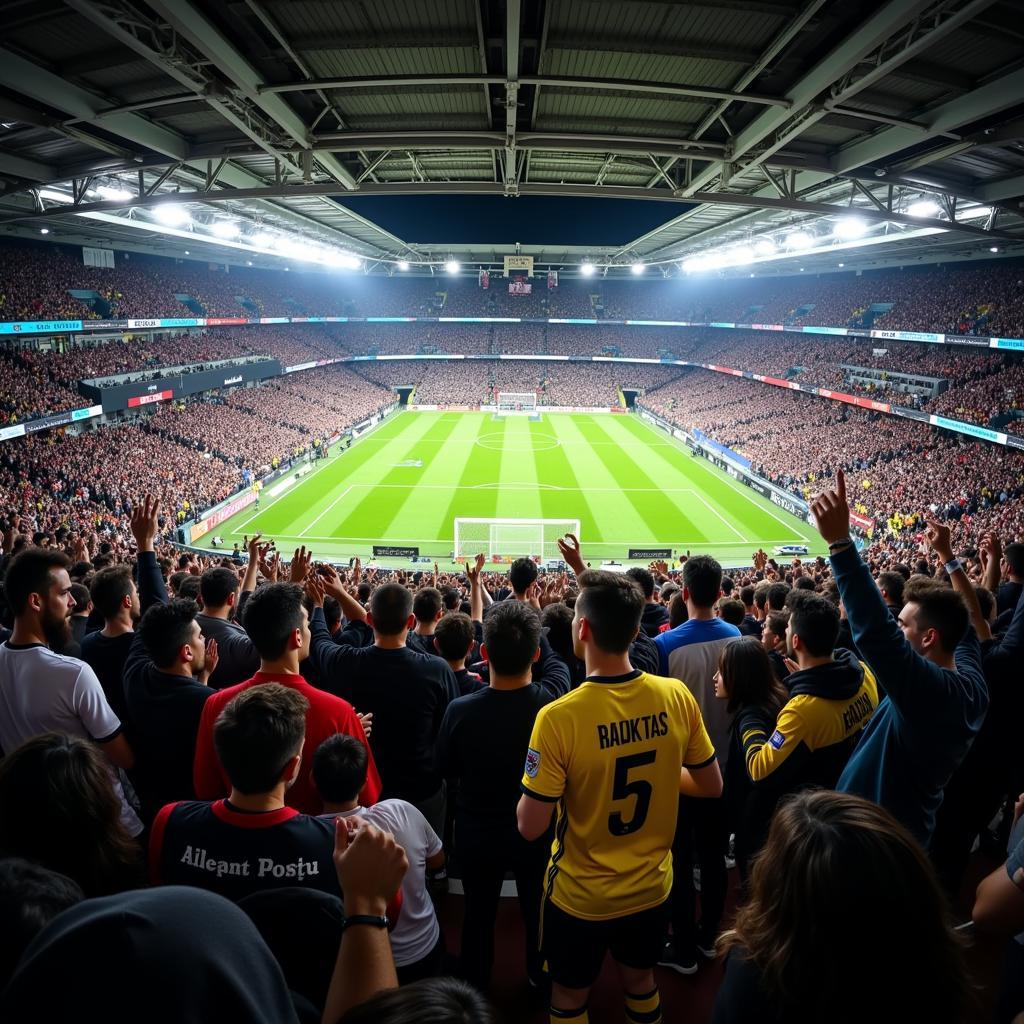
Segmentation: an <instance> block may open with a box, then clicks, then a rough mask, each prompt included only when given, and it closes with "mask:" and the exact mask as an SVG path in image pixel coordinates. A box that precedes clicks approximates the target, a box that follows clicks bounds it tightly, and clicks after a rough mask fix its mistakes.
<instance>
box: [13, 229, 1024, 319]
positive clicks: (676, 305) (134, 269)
mask: <svg viewBox="0 0 1024 1024" xmlns="http://www.w3.org/2000/svg"><path fill="white" fill-rule="evenodd" d="M290 270H291V271H292V272H290V273H288V274H282V273H279V272H276V271H270V270H263V269H261V268H255V267H237V266H230V267H229V266H227V265H219V264H207V263H199V262H197V261H194V260H172V259H167V258H162V257H155V256H146V255H142V254H128V253H120V252H118V253H116V254H115V266H114V267H113V268H109V269H108V268H98V267H88V266H85V265H84V264H83V262H82V259H81V252H80V250H78V249H76V248H74V247H71V246H55V245H45V244H15V243H13V242H7V243H5V244H3V245H2V246H0V280H2V281H3V286H2V288H0V319H3V320H37V319H49V318H73V319H80V318H81V319H113V318H127V317H154V316H160V317H174V316H179V317H180V316H186V315H189V314H191V315H200V316H211V317H246V318H251V317H259V316H265V317H269V316H302V315H311V314H315V315H321V316H355V317H360V316H362V317H365V316H520V317H539V318H547V317H569V318H572V317H585V318H597V319H604V320H608V319H631V318H633V319H636V318H650V319H673V320H676V319H678V320H686V321H696V322H702V321H724V322H733V323H752V322H758V323H785V324H789V325H791V326H794V327H799V326H804V325H821V326H841V327H861V328H871V327H874V328H882V329H885V330H916V331H940V332H944V333H952V334H965V335H972V334H980V335H992V336H1001V337H1020V336H1022V335H1024V272H1022V270H1021V269H1020V267H1019V266H1018V265H1016V264H1014V263H1008V262H1007V261H1001V260H994V261H991V262H990V263H989V264H987V265H985V266H978V265H975V264H972V265H970V266H968V265H966V264H959V263H953V264H949V265H940V266H927V267H925V266H917V267H906V268H900V267H898V268H888V269H883V270H874V271H865V272H863V273H861V274H854V273H844V272H836V273H830V274H818V275H810V274H809V275H806V276H800V277H798V278H776V277H764V276H758V277H755V278H749V277H736V278H720V277H715V276H705V275H683V276H682V277H671V278H669V279H659V280H653V279H651V280H645V281H639V282H638V281H621V280H616V279H608V278H600V279H590V280H579V279H575V278H571V277H567V276H565V275H562V276H561V278H560V280H559V283H558V286H557V287H556V288H551V289H549V288H548V287H547V282H546V280H545V277H544V275H543V274H540V275H538V276H536V277H534V278H533V279H532V281H531V282H530V283H531V288H532V290H531V292H530V293H529V294H514V295H513V294H510V293H509V291H508V280H507V279H505V278H503V277H500V276H498V275H497V274H492V275H491V278H490V285H491V286H490V287H489V288H487V289H484V288H481V287H480V286H479V284H478V282H477V280H476V279H475V278H474V276H473V275H470V274H465V275H460V276H457V277H452V276H449V275H434V276H431V277H423V276H416V275H405V274H397V275H394V276H390V277H377V276H370V275H365V274H355V275H354V274H352V273H344V272H340V271H330V272H324V271H317V270H313V269H310V268H308V267H307V268H302V265H301V263H298V264H296V266H295V267H294V268H290ZM71 290H78V291H81V292H84V293H90V294H93V295H94V298H83V299H81V300H80V299H76V298H72V297H71V295H70V291H71ZM178 295H182V296H185V299H179V298H177V297H176V296H178Z"/></svg>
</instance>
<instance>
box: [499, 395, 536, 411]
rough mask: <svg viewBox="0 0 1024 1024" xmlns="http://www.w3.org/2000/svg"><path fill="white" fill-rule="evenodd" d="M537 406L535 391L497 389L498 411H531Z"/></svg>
mask: <svg viewBox="0 0 1024 1024" xmlns="http://www.w3.org/2000/svg"><path fill="white" fill-rule="evenodd" d="M536 408H537V392H536V391H499V392H498V411H499V412H527V411H530V412H532V411H533V410H535V409H536Z"/></svg>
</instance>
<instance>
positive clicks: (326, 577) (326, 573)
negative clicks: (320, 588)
mask: <svg viewBox="0 0 1024 1024" xmlns="http://www.w3.org/2000/svg"><path fill="white" fill-rule="evenodd" d="M316 574H317V575H318V576H319V577H320V582H321V583H323V585H324V592H325V593H327V594H330V595H331V596H332V597H337V596H338V595H339V594H340V593H341V592H342V590H344V589H345V588H344V586H343V584H342V582H341V577H340V576H339V575H338V570H337V569H335V568H334V566H333V565H326V564H323V565H318V566H317V567H316Z"/></svg>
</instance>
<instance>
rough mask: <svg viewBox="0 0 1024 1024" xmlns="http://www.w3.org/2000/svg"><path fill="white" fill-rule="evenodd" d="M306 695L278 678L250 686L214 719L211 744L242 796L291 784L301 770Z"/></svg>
mask: <svg viewBox="0 0 1024 1024" xmlns="http://www.w3.org/2000/svg"><path fill="white" fill-rule="evenodd" d="M308 708H309V701H307V700H306V698H305V697H303V696H302V694H301V693H298V692H297V691H295V690H292V689H289V688H288V687H287V686H281V684H280V683H263V684H261V685H259V686H250V687H249V688H248V689H245V690H243V691H242V692H241V693H239V694H238V696H237V697H234V698H233V699H232V700H231V701H229V702H228V703H227V704H226V705H225V706H224V710H223V711H221V713H220V714H219V715H218V716H217V721H216V722H214V725H213V744H214V746H215V747H216V749H217V756H218V757H219V758H220V763H221V764H222V765H223V766H224V771H225V772H226V774H227V777H228V779H230V780H231V786H232V788H233V789H235V790H237V791H238V792H239V793H243V794H245V795H246V796H251V795H256V794H262V793H270V792H272V791H273V790H274V789H276V788H277V787H278V785H280V784H281V783H283V784H284V785H285V787H288V786H290V785H291V784H292V783H293V782H294V781H295V779H296V778H297V777H298V774H299V765H300V764H301V762H302V744H303V740H304V739H305V737H306V711H307V710H308Z"/></svg>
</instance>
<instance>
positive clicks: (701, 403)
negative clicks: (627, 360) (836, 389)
mask: <svg viewBox="0 0 1024 1024" xmlns="http://www.w3.org/2000/svg"><path fill="white" fill-rule="evenodd" d="M644 403H645V405H646V406H647V407H649V408H650V409H651V410H652V411H653V412H655V413H657V414H658V415H660V416H663V417H664V418H665V419H667V420H669V421H670V422H672V423H675V424H677V425H679V426H681V427H683V428H685V429H687V430H693V429H695V428H696V429H699V430H702V431H703V432H704V433H705V434H706V435H707V436H708V437H710V438H711V439H712V440H714V441H717V442H719V443H720V444H723V445H725V446H726V447H728V448H731V449H733V450H734V451H736V452H738V453H739V454H740V455H742V456H743V457H745V458H748V459H749V460H750V461H751V463H752V465H753V467H754V468H755V469H756V470H757V471H758V472H759V473H761V474H762V475H763V476H765V477H766V478H767V479H769V480H771V481H772V482H774V483H777V484H779V485H780V486H782V487H785V488H787V489H789V490H792V491H793V492H795V493H797V494H799V495H800V496H801V497H805V498H806V497H808V496H809V495H810V494H812V493H813V491H814V489H815V486H816V483H817V482H818V481H819V480H821V479H822V477H823V476H825V475H826V474H828V473H830V472H832V471H834V469H835V467H836V466H843V467H844V468H845V469H846V471H847V473H848V475H849V479H850V480H851V487H852V488H853V491H854V493H855V494H856V495H857V498H856V507H857V510H858V511H862V514H863V515H865V516H868V517H870V518H872V519H874V520H875V521H876V524H877V528H878V529H879V531H880V532H882V531H884V532H886V533H887V534H888V535H895V536H898V537H899V538H900V539H901V540H902V541H903V542H904V543H907V544H909V546H910V547H913V543H914V537H915V536H916V535H918V534H919V533H920V529H921V522H922V519H921V517H922V514H923V511H924V510H926V509H927V510H931V511H932V512H934V513H936V514H942V515H943V517H944V518H947V519H950V520H952V521H953V522H954V524H955V536H956V539H957V540H959V541H964V542H966V541H967V540H969V538H970V536H971V534H972V532H977V531H978V530H980V529H997V530H999V531H1001V532H1004V531H1005V532H1007V533H1008V534H1009V535H1010V536H1014V537H1015V536H1016V535H1017V533H1018V532H1019V531H1021V530H1024V503H1022V501H1021V497H1022V495H1024V455H1022V454H1021V453H1020V452H1019V451H1016V450H1014V449H1009V448H1003V447H1000V446H998V445H991V444H986V443H982V442H977V441H968V440H966V439H963V438H960V437H959V436H958V435H955V434H951V433H949V432H948V431H943V430H939V429H937V428H934V427H930V426H928V425H927V424H925V423H920V422H918V421H915V420H907V419H901V418H896V417H893V416H886V415H884V414H882V413H877V412H870V411H868V410H865V409H860V408H858V407H855V406H850V405H846V404H842V403H837V402H830V401H823V400H822V399H820V398H816V397H814V396H811V395H805V394H802V393H800V392H796V391H787V390H783V389H780V388H775V387H771V386H765V385H763V384H760V383H758V382H756V381H750V380H743V379H739V378H736V377H731V376H723V375H720V374H716V373H712V372H710V371H705V370H692V371H689V372H688V373H687V374H686V375H685V376H683V377H680V378H678V379H677V380H675V381H673V382H671V383H669V384H667V385H665V386H664V387H661V388H658V389H656V390H654V391H652V392H651V393H649V394H648V395H647V396H646V397H645V399H644ZM919 470H920V471H919Z"/></svg>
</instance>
